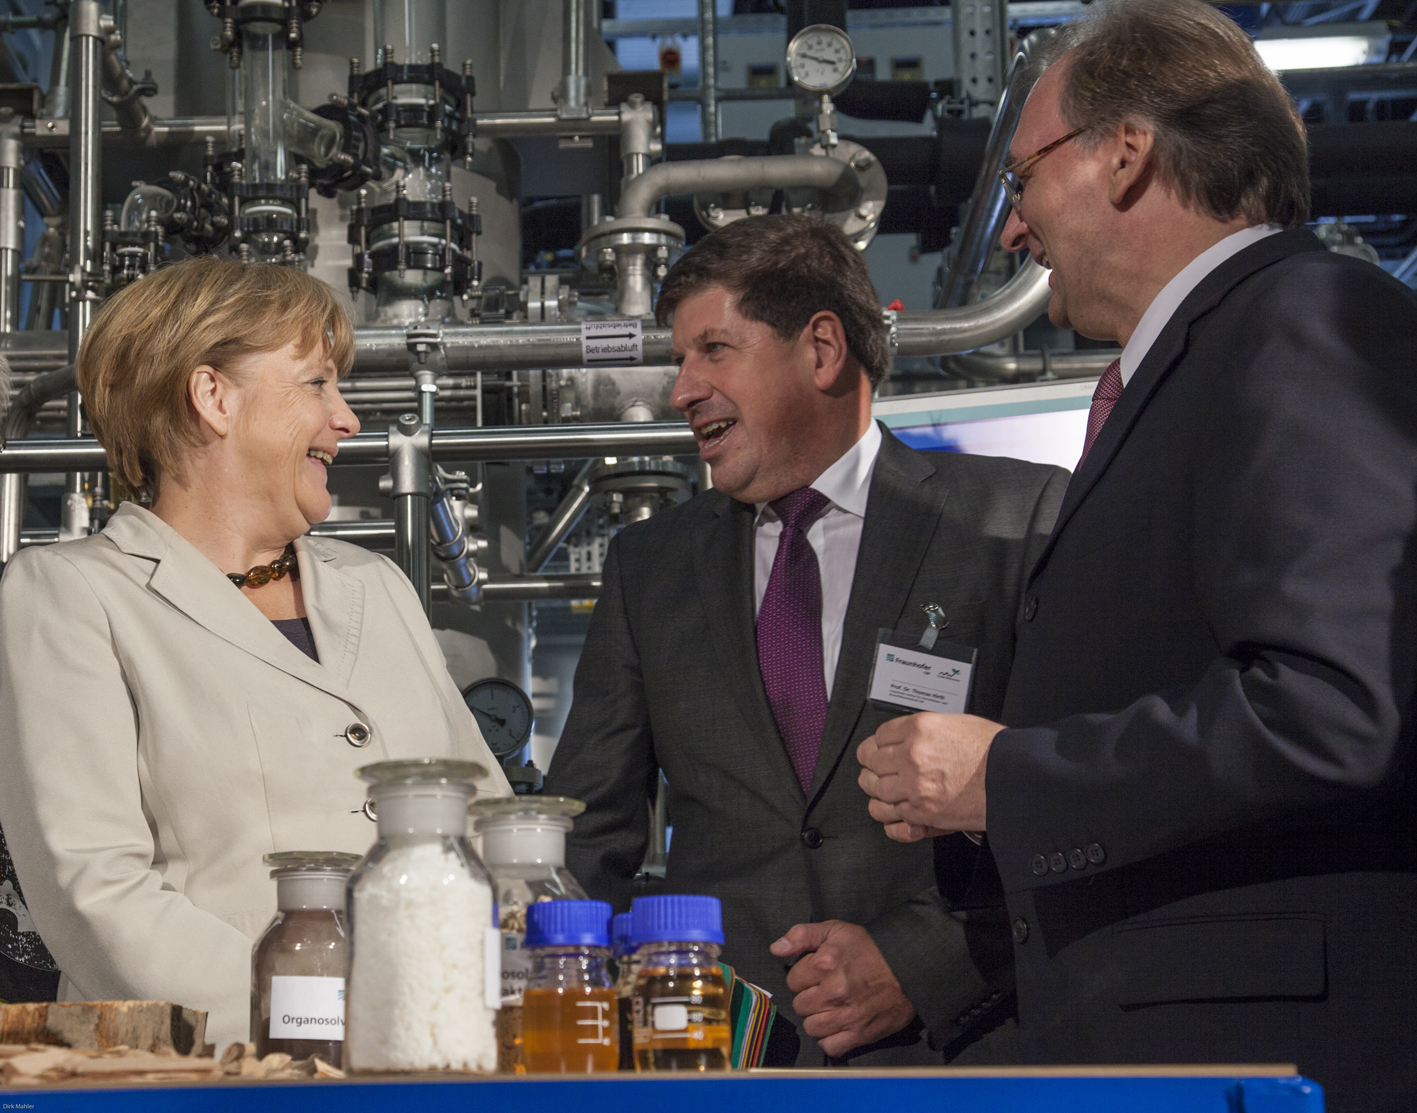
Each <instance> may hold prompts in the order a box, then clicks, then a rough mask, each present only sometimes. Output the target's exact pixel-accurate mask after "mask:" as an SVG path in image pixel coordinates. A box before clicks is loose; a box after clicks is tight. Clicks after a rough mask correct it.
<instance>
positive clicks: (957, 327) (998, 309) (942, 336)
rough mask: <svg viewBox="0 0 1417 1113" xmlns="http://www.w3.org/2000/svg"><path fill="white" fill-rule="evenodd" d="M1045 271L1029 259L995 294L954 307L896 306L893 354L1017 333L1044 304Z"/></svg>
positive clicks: (970, 347)
mask: <svg viewBox="0 0 1417 1113" xmlns="http://www.w3.org/2000/svg"><path fill="white" fill-rule="evenodd" d="M1048 275H1049V271H1048V270H1047V269H1046V268H1044V267H1040V266H1039V265H1038V264H1037V263H1036V262H1034V261H1033V259H1032V257H1030V258H1029V259H1028V260H1027V261H1026V262H1025V263H1024V264H1023V266H1022V267H1020V268H1019V271H1018V273H1017V274H1015V275H1014V276H1013V277H1012V278H1011V279H1009V280H1008V282H1006V283H1004V285H1003V286H1002V287H1001V288H1000V289H999V291H998V293H996V294H993V295H991V296H990V297H987V298H985V299H984V300H983V301H979V302H975V303H974V304H973V305H962V306H959V307H958V308H955V309H931V310H924V311H915V312H911V311H907V310H901V311H899V312H897V313H896V316H895V328H894V332H895V351H894V354H895V355H897V356H945V355H953V354H955V353H956V352H972V351H974V350H975V349H976V348H982V347H984V346H985V345H986V344H993V343H994V342H995V341H998V340H1002V339H1003V338H1004V337H1006V336H1009V335H1012V334H1013V333H1015V332H1018V331H1019V330H1020V329H1022V328H1024V327H1025V326H1027V325H1030V324H1032V323H1033V321H1034V320H1035V319H1036V318H1037V317H1038V315H1039V314H1040V313H1042V312H1043V311H1044V310H1045V309H1047V308H1048V300H1049V298H1051V297H1052V294H1053V291H1052V288H1051V287H1050V286H1049V285H1048Z"/></svg>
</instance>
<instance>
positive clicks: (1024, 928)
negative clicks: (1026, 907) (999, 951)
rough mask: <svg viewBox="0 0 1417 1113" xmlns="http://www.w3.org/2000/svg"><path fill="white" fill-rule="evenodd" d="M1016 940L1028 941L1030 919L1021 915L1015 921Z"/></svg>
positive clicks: (1017, 941) (1016, 941) (1020, 941)
mask: <svg viewBox="0 0 1417 1113" xmlns="http://www.w3.org/2000/svg"><path fill="white" fill-rule="evenodd" d="M1014 942H1015V943H1027V942H1028V921H1027V920H1025V919H1024V918H1023V917H1021V916H1020V917H1019V918H1018V919H1017V920H1015V921H1014Z"/></svg>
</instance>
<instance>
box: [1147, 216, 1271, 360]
mask: <svg viewBox="0 0 1417 1113" xmlns="http://www.w3.org/2000/svg"><path fill="white" fill-rule="evenodd" d="M1282 231H1284V229H1283V228H1281V227H1280V226H1279V225H1277V224H1256V225H1254V226H1253V227H1250V228H1242V229H1240V231H1238V232H1232V233H1231V234H1230V235H1228V236H1226V237H1225V238H1224V239H1223V240H1221V241H1220V242H1219V243H1217V244H1215V245H1214V246H1212V247H1208V248H1206V249H1205V250H1204V251H1202V252H1201V253H1200V254H1199V255H1197V256H1196V257H1195V258H1194V259H1192V260H1191V261H1190V262H1189V263H1187V264H1186V265H1185V266H1184V267H1183V268H1182V269H1181V273H1180V274H1178V275H1177V276H1176V277H1175V278H1173V279H1172V280H1171V281H1170V282H1168V283H1166V285H1165V286H1163V287H1162V288H1161V293H1159V294H1157V295H1156V298H1155V300H1154V301H1153V302H1152V303H1151V304H1150V305H1149V306H1147V308H1146V312H1145V313H1143V314H1142V315H1141V320H1140V321H1138V322H1137V328H1136V331H1135V332H1133V333H1132V338H1131V339H1130V340H1128V341H1127V346H1126V347H1125V348H1123V349H1122V385H1123V386H1124V387H1125V386H1126V385H1127V384H1128V383H1129V382H1131V381H1132V376H1133V375H1135V374H1136V371H1137V368H1138V367H1140V366H1141V361H1142V360H1143V359H1145V358H1146V353H1147V352H1149V351H1151V346H1152V345H1153V344H1154V343H1156V338H1157V337H1158V336H1160V335H1161V330H1162V329H1164V328H1165V327H1166V322H1167V321H1169V320H1171V318H1172V317H1173V316H1174V315H1175V313H1176V310H1178V309H1180V308H1181V303H1182V302H1183V301H1185V300H1186V298H1187V297H1188V296H1189V295H1190V292H1191V291H1192V290H1194V289H1195V288H1196V287H1197V286H1199V285H1200V283H1201V279H1203V278H1205V276H1206V275H1208V274H1210V272H1211V271H1213V270H1215V268H1216V267H1218V266H1220V264H1221V263H1223V262H1225V260H1226V259H1228V258H1230V256H1232V255H1235V254H1237V253H1239V252H1241V251H1243V250H1244V249H1245V248H1247V247H1249V246H1250V244H1252V243H1259V242H1260V240H1262V239H1264V238H1265V237H1267V236H1272V235H1274V234H1275V233H1276V232H1282Z"/></svg>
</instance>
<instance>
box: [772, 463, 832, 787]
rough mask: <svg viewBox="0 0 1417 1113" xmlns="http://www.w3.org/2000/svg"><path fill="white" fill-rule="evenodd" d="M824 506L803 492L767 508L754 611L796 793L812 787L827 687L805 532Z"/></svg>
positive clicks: (818, 594) (817, 575)
mask: <svg viewBox="0 0 1417 1113" xmlns="http://www.w3.org/2000/svg"><path fill="white" fill-rule="evenodd" d="M830 505H831V500H830V499H828V498H827V497H826V495H824V494H822V493H821V492H819V491H814V490H812V488H810V487H803V488H801V489H800V490H797V491H793V492H792V493H791V494H790V495H784V496H783V497H782V498H780V499H778V500H777V501H775V502H774V503H772V508H773V510H775V511H776V512H777V516H778V517H779V518H780V519H782V536H781V537H780V538H779V539H778V542H777V556H775V557H774V558H773V562H772V575H771V576H769V577H768V586H767V591H765V592H764V593H763V605H762V606H761V607H760V608H759V609H758V668H759V669H761V670H762V674H763V687H764V688H765V689H766V690H767V696H768V703H769V705H771V707H772V717H773V719H775V720H776V721H777V730H778V733H779V734H780V735H782V741H783V745H785V746H786V747H787V756H788V757H789V758H790V759H791V761H792V769H793V771H794V772H795V773H796V774H797V780H798V783H799V784H801V786H802V791H803V792H806V791H807V788H808V786H809V785H811V783H812V774H813V772H815V770H816V768H817V751H818V750H819V749H821V745H822V728H823V727H824V726H825V725H826V721H827V684H826V679H825V675H824V673H823V665H822V573H821V569H820V568H819V567H818V566H817V554H816V553H814V552H813V551H812V546H811V544H810V543H809V542H808V540H807V529H808V528H809V527H810V526H811V524H812V523H813V522H814V521H816V519H817V517H818V516H819V515H820V514H821V513H822V511H824V510H825V509H826V508H827V507H828V506H830Z"/></svg>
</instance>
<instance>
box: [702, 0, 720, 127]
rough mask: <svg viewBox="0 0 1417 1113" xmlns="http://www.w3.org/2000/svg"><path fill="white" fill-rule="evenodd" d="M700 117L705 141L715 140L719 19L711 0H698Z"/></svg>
mask: <svg viewBox="0 0 1417 1113" xmlns="http://www.w3.org/2000/svg"><path fill="white" fill-rule="evenodd" d="M699 119H700V122H701V123H702V126H703V140H704V142H705V143H717V142H718V18H717V13H716V12H715V11H714V0H699Z"/></svg>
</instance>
